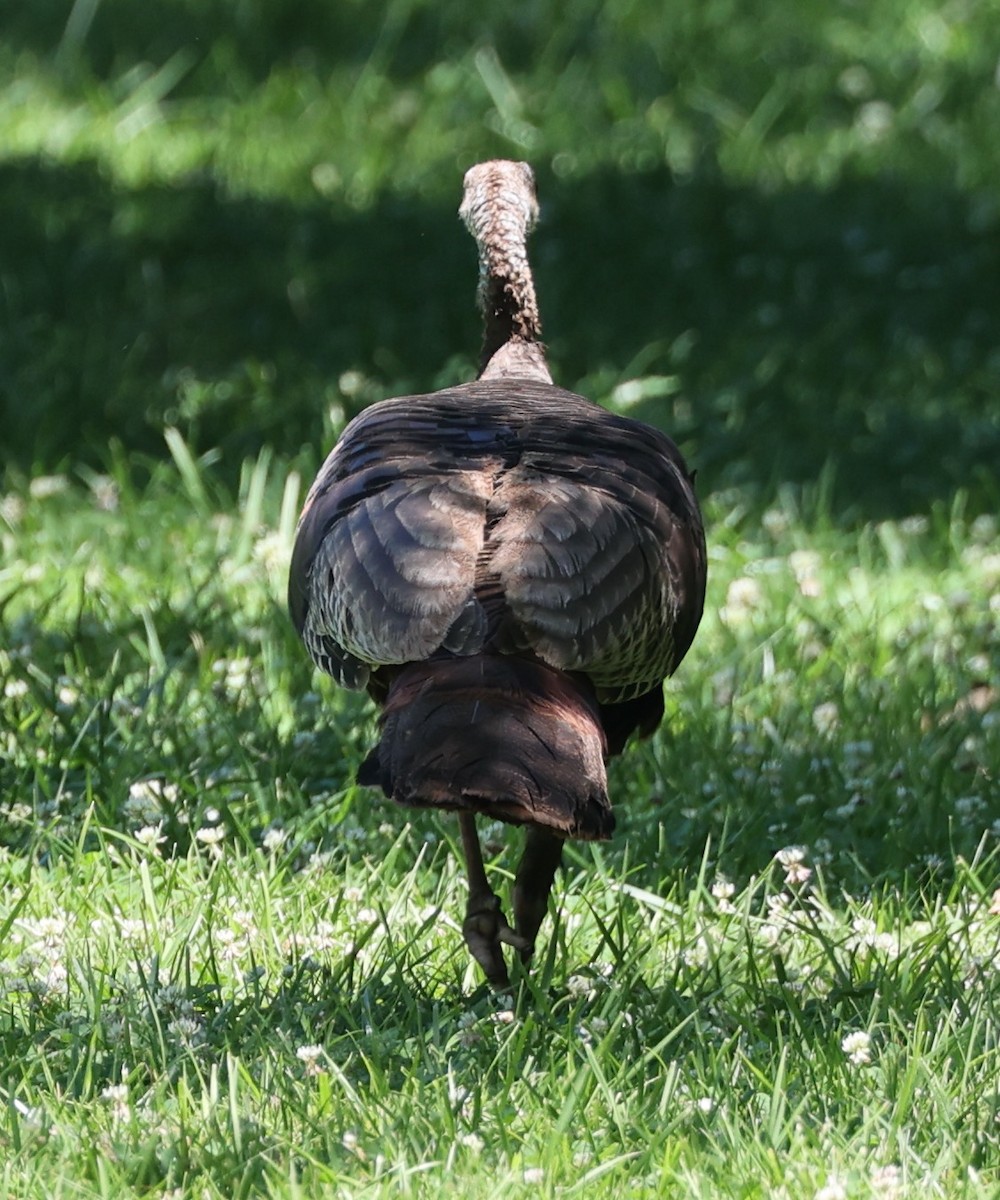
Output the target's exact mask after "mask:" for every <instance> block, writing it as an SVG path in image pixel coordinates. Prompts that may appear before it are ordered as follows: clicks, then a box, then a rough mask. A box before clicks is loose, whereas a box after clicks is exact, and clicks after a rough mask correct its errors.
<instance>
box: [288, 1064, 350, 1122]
mask: <svg viewBox="0 0 1000 1200" xmlns="http://www.w3.org/2000/svg"><path fill="white" fill-rule="evenodd" d="M325 1054H326V1052H325V1051H324V1049H323V1047H322V1046H318V1045H315V1044H313V1045H309V1046H299V1048H298V1049H297V1050H296V1051H295V1057H296V1058H297V1059H298V1060H299V1062H300V1063H302V1064H303V1065H304V1067H305V1069H306V1074H307V1075H322V1074H323V1073H324V1072H325V1071H326V1067H325V1066H324V1065H323V1063H322V1062H321V1061H320V1060H321V1059H323V1058H324V1057H325ZM345 1137H346V1134H345Z"/></svg>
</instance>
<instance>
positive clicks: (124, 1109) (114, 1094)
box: [101, 1083, 132, 1121]
mask: <svg viewBox="0 0 1000 1200" xmlns="http://www.w3.org/2000/svg"><path fill="white" fill-rule="evenodd" d="M101 1099H102V1100H106V1101H107V1103H108V1104H109V1106H110V1108H111V1116H112V1118H113V1119H114V1120H116V1121H127V1120H128V1119H129V1117H130V1116H131V1115H132V1110H131V1108H130V1107H129V1103H128V1084H126V1083H114V1084H112V1085H111V1086H110V1087H106V1088H105V1089H104V1091H103V1092H101Z"/></svg>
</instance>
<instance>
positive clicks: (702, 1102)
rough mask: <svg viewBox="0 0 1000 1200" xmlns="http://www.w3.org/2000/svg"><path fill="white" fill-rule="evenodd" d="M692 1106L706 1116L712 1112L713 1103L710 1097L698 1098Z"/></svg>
mask: <svg viewBox="0 0 1000 1200" xmlns="http://www.w3.org/2000/svg"><path fill="white" fill-rule="evenodd" d="M694 1106H695V1108H696V1109H697V1110H698V1111H699V1112H701V1113H705V1114H708V1113H710V1112H713V1111H714V1109H715V1101H714V1100H713V1099H712V1097H711V1096H699V1097H698V1099H697V1100H696V1101H695V1102H694Z"/></svg>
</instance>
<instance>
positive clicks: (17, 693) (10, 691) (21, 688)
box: [3, 679, 28, 700]
mask: <svg viewBox="0 0 1000 1200" xmlns="http://www.w3.org/2000/svg"><path fill="white" fill-rule="evenodd" d="M3 694H4V697H5V698H6V699H7V700H20V699H21V698H22V697H23V696H27V694H28V681H27V680H26V679H11V680H8V682H7V683H5V684H4V688H3Z"/></svg>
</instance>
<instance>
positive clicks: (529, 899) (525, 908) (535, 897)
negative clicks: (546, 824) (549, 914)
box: [514, 828, 563, 962]
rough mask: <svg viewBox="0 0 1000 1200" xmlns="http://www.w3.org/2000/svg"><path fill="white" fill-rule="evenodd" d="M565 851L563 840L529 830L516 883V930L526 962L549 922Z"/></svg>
mask: <svg viewBox="0 0 1000 1200" xmlns="http://www.w3.org/2000/svg"><path fill="white" fill-rule="evenodd" d="M562 851H563V840H562V838H560V837H556V836H555V834H553V833H549V832H548V830H546V829H530V828H529V829H528V830H527V833H526V835H525V839H524V854H523V855H522V857H521V865H520V866H519V867H518V868H517V876H516V878H515V879H514V926H515V928H516V929H517V932H518V933H519V934H520V936H521V940H522V941H523V943H524V945H522V946H520V947H519V949H520V951H521V958H522V960H523V961H524V962H527V961H528V960H529V959H530V958H531V956H532V954H533V953H534V950H535V937H536V936H537V934H538V928H539V926H540V925H541V923H542V921H544V920H545V912H546V910H547V908H548V904H549V892H550V891H551V890H552V881H553V880H554V879H555V877H556V870H557V869H558V867H559V863H560V862H561V860H562Z"/></svg>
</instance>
